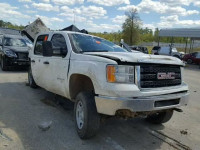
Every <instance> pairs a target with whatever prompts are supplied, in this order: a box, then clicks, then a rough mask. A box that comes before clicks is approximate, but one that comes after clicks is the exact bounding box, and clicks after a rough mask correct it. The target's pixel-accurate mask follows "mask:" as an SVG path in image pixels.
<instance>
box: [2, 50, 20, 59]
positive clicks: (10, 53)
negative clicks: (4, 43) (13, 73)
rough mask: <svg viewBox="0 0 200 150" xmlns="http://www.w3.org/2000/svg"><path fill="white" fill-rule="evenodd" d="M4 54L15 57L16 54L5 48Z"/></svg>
mask: <svg viewBox="0 0 200 150" xmlns="http://www.w3.org/2000/svg"><path fill="white" fill-rule="evenodd" d="M5 54H6V55H7V56H8V57H17V55H16V54H15V52H13V51H12V50H6V51H5Z"/></svg>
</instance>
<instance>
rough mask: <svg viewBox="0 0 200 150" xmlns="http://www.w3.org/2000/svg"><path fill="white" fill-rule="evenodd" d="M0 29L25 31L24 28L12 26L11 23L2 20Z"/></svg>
mask: <svg viewBox="0 0 200 150" xmlns="http://www.w3.org/2000/svg"><path fill="white" fill-rule="evenodd" d="M0 28H11V29H16V30H22V29H24V26H22V25H16V24H12V23H11V22H6V21H3V20H0Z"/></svg>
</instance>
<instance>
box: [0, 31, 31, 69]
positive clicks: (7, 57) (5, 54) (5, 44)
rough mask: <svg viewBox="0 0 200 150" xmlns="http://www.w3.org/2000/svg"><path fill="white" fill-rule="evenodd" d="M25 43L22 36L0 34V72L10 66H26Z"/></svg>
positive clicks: (26, 46) (26, 52)
mask: <svg viewBox="0 0 200 150" xmlns="http://www.w3.org/2000/svg"><path fill="white" fill-rule="evenodd" d="M28 49H29V46H28V45H27V41H26V39H25V38H24V37H23V36H20V35H10V34H1V35H0V62H1V68H2V70H4V71H5V70H7V69H8V67H10V66H28V65H29V59H28Z"/></svg>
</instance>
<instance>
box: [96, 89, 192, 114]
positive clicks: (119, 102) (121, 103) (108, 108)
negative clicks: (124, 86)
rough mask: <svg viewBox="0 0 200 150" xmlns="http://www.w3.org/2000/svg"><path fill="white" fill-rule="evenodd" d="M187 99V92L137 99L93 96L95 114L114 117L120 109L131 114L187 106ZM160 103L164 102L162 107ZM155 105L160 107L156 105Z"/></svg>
mask: <svg viewBox="0 0 200 150" xmlns="http://www.w3.org/2000/svg"><path fill="white" fill-rule="evenodd" d="M188 99H189V93H188V92H184V93H176V94H167V95H159V96H148V97H137V98H122V97H106V96H95V102H96V107H97V112H98V113H100V114H106V115H111V116H114V115H115V113H116V111H117V110H121V109H127V110H130V111H132V112H144V111H155V110H162V109H170V108H177V107H180V106H185V105H187V104H188ZM167 100H171V102H173V100H174V101H175V100H176V101H178V102H177V103H176V104H170V103H168V102H169V101H168V102H167ZM162 102H164V103H163V105H162ZM157 103H159V104H160V105H157Z"/></svg>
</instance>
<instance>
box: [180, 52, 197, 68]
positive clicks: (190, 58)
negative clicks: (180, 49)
mask: <svg viewBox="0 0 200 150" xmlns="http://www.w3.org/2000/svg"><path fill="white" fill-rule="evenodd" d="M183 61H186V62H187V63H188V64H192V63H195V64H199V65H200V52H194V53H190V54H186V55H185V56H184V57H183Z"/></svg>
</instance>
